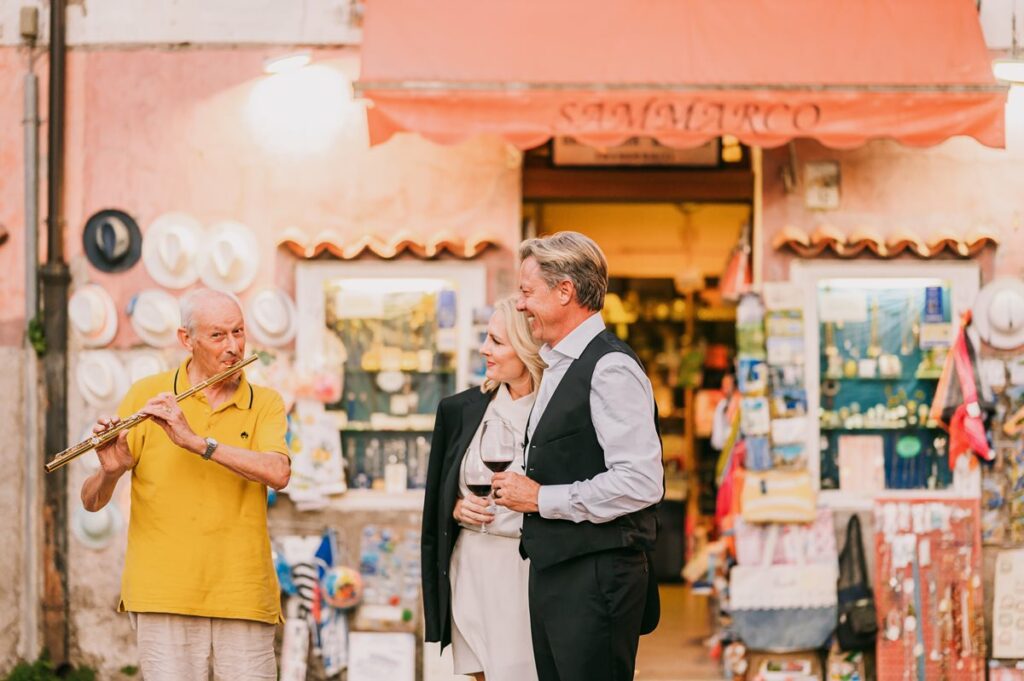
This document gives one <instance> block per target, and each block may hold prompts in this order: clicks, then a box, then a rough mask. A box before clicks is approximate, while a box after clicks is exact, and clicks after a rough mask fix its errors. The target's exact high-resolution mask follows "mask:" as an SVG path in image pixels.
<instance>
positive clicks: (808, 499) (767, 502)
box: [740, 470, 818, 523]
mask: <svg viewBox="0 0 1024 681" xmlns="http://www.w3.org/2000/svg"><path fill="white" fill-rule="evenodd" d="M740 508H741V509H742V515H743V519H744V520H745V521H747V522H750V523H810V522H814V519H815V517H816V516H817V514H818V509H817V507H816V495H815V493H814V485H813V484H812V483H811V474H810V473H809V472H808V471H806V470H803V471H784V470H770V471H747V473H746V476H745V477H744V480H743V490H742V493H741V497H740Z"/></svg>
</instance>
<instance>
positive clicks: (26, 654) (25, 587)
mask: <svg viewBox="0 0 1024 681" xmlns="http://www.w3.org/2000/svg"><path fill="white" fill-rule="evenodd" d="M24 89H25V104H24V110H25V119H24V125H25V142H24V145H25V327H26V329H27V328H28V323H29V322H30V321H31V320H33V319H35V318H36V317H37V316H38V314H39V272H38V268H39V78H38V76H36V74H35V71H34V70H33V49H32V45H30V46H29V51H28V70H27V71H26V73H25V78H24ZM24 351H25V375H24V379H25V390H24V405H25V407H24V408H25V477H24V489H23V505H22V512H23V514H24V518H23V523H22V546H23V547H24V549H23V550H24V555H23V556H22V558H23V560H22V567H23V575H22V581H23V584H22V593H21V613H22V615H21V640H20V649H19V651H18V653H19V656H20V657H21V658H22V659H29V660H33V659H35V658H36V656H37V655H38V654H39V475H40V474H39V459H40V454H39V366H38V359H37V357H36V351H35V348H34V347H33V346H32V342H31V339H30V338H29V337H28V333H26V334H25V348H24Z"/></svg>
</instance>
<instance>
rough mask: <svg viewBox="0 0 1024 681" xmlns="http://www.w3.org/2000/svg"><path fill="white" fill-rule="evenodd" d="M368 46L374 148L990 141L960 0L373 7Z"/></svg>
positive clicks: (1000, 100) (984, 94)
mask: <svg viewBox="0 0 1024 681" xmlns="http://www.w3.org/2000/svg"><path fill="white" fill-rule="evenodd" d="M363 36H364V40H363V49H362V76H361V79H360V82H359V83H358V84H357V89H358V90H359V92H361V93H362V95H363V96H364V97H367V98H368V99H370V100H372V102H373V105H372V106H371V107H370V109H369V111H368V119H369V124H370V135H371V140H372V141H373V142H374V143H377V142H381V141H383V140H386V139H388V138H389V137H390V136H391V135H393V134H394V133H395V132H398V131H402V130H409V131H414V132H418V133H420V134H421V135H423V136H424V137H427V138H429V139H432V140H435V141H437V142H442V143H453V142H458V141H459V140H462V139H464V138H466V137H468V136H471V135H475V134H481V133H485V134H496V135H500V136H502V137H505V138H506V139H508V140H509V141H510V142H512V143H513V144H515V145H516V146H518V147H521V148H527V147H531V146H536V145H538V144H541V143H543V142H544V141H546V140H548V139H549V138H551V137H552V136H556V135H566V136H572V137H575V138H577V139H579V140H582V141H584V142H586V143H588V144H593V145H598V146H603V145H607V146H611V145H615V144H620V143H621V142H623V141H625V140H626V139H628V138H630V137H634V136H639V135H648V136H654V137H656V138H657V139H658V140H659V141H661V142H662V143H664V144H668V145H671V146H679V147H687V146H695V145H699V144H702V143H704V142H706V141H708V140H709V139H712V138H714V137H718V136H720V135H734V136H736V137H738V138H739V139H740V140H742V141H743V142H745V143H747V144H756V145H761V146H766V147H771V146H777V145H780V144H783V143H785V142H787V141H788V140H790V139H793V138H795V137H810V138H815V139H817V140H819V141H821V142H822V143H824V144H826V145H828V146H832V147H851V146H856V145H859V144H862V143H863V142H865V141H866V140H868V139H872V138H885V137H887V138H893V139H896V140H899V141H900V142H902V143H904V144H907V145H911V146H925V145H932V144H937V143H938V142H941V141H942V140H945V139H946V138H948V137H952V136H954V135H968V136H971V137H974V138H975V139H977V140H978V141H980V142H981V143H983V144H986V145H988V146H992V147H1001V146H1003V115H1004V106H1005V101H1006V89H1005V88H1004V87H1002V86H1000V85H998V84H997V83H996V81H995V80H994V78H993V76H992V69H991V61H990V58H989V55H988V51H987V49H986V47H985V42H984V39H983V37H982V33H981V27H980V24H979V22H978V15H977V11H976V9H975V3H974V2H973V0H600V1H598V2H595V1H594V0H372V2H367V3H366V19H365V22H364V33H363Z"/></svg>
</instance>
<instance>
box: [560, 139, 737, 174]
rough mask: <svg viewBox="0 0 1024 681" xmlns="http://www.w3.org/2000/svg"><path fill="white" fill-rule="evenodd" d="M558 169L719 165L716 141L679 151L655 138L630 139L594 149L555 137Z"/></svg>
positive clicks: (702, 166) (703, 166)
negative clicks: (569, 167) (573, 167)
mask: <svg viewBox="0 0 1024 681" xmlns="http://www.w3.org/2000/svg"><path fill="white" fill-rule="evenodd" d="M551 146H552V160H553V161H554V164H555V165H556V166H676V167H678V166H684V167H685V166H690V167H699V168H713V167H715V166H717V165H718V158H719V141H718V140H717V139H715V140H712V141H710V142H708V143H707V144H703V145H701V146H699V147H692V148H688V149H676V148H674V147H669V146H665V145H664V144H661V143H660V142H658V140H656V139H654V138H653V137H630V138H629V139H627V140H626V141H625V142H623V143H622V144H619V145H617V146H614V147H604V148H599V147H592V146H588V145H586V144H583V143H581V142H577V141H576V140H575V139H573V138H572V137H555V138H554V140H552V143H551Z"/></svg>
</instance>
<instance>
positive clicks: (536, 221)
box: [523, 144, 753, 680]
mask: <svg viewBox="0 0 1024 681" xmlns="http://www.w3.org/2000/svg"><path fill="white" fill-rule="evenodd" d="M552 146H553V145H548V146H546V147H541V148H539V149H537V150H533V151H531V152H528V153H527V155H526V158H525V161H524V181H523V187H524V188H523V193H524V205H523V223H524V237H527V236H535V235H536V236H543V235H546V234H552V233H555V232H558V231H563V230H573V231H578V232H582V233H584V234H586V235H587V236H590V237H591V238H593V239H594V240H595V241H596V242H597V243H598V244H599V245H600V246H601V248H602V250H603V251H604V253H605V255H606V256H607V258H608V265H609V279H610V281H609V295H608V297H607V299H606V302H605V309H604V312H603V315H604V318H605V323H606V324H607V325H608V327H609V329H611V330H612V331H614V332H615V333H616V334H617V335H618V336H619V337H620V338H622V339H623V340H625V341H626V342H628V343H629V344H630V345H631V346H632V347H633V349H634V350H635V351H636V352H637V354H638V355H639V357H640V358H641V360H642V361H643V362H644V365H645V367H646V369H647V373H648V376H649V377H650V379H651V383H652V385H653V387H654V393H655V400H656V402H657V405H658V411H659V415H660V425H661V431H662V445H663V450H664V459H665V472H666V488H667V489H666V498H665V501H664V502H663V503H662V505H661V510H660V516H661V521H662V523H661V533H660V537H659V545H658V550H657V552H656V554H657V557H656V560H655V565H654V574H655V576H656V577H657V578H658V580H659V583H660V584H661V591H662V600H663V604H664V607H663V610H662V623H661V625H660V626H659V629H658V631H657V632H656V633H655V634H654V635H652V636H649V637H645V638H644V640H643V641H642V643H641V647H640V653H639V657H638V662H637V672H638V676H637V678H638V679H651V680H654V679H670V678H671V679H675V678H688V679H689V678H697V679H702V678H707V679H711V678H717V671H716V665H715V664H714V663H713V662H712V661H711V658H710V657H709V654H708V652H709V651H708V649H707V648H706V647H705V645H704V644H705V640H706V639H707V637H709V636H710V635H711V631H712V628H711V618H712V616H713V614H714V613H713V610H714V607H715V605H714V603H712V602H709V601H708V600H707V599H706V598H705V597H703V596H700V595H695V594H693V593H692V592H691V590H690V588H689V586H688V585H684V584H682V578H681V575H680V571H681V569H682V567H683V565H684V562H685V560H686V557H687V555H688V554H689V549H692V547H693V543H694V541H695V537H700V536H702V535H703V532H702V531H701V530H699V529H698V528H704V529H705V530H708V529H710V524H711V521H712V519H713V517H714V502H715V462H716V460H717V458H718V452H717V451H716V450H714V449H713V448H712V446H711V441H710V436H711V421H712V419H711V417H712V414H713V409H714V405H715V403H716V401H717V398H716V395H717V392H718V391H719V390H720V388H721V385H722V379H723V377H724V376H725V375H726V374H728V373H730V372H731V366H732V358H733V356H734V354H735V306H734V305H733V303H731V302H729V301H726V300H723V298H722V295H721V292H720V290H719V289H720V283H721V278H722V276H723V274H724V273H725V270H726V267H727V264H728V262H729V260H730V257H731V255H732V254H733V251H734V249H735V248H736V246H737V243H738V242H739V241H740V239H741V236H742V235H743V233H744V231H745V230H747V229H749V226H750V225H751V224H752V220H753V209H752V186H753V183H752V181H746V183H745V186H744V182H745V180H750V178H751V176H750V174H749V163H747V162H746V159H747V155H746V154H745V153H744V152H745V151H746V150H745V149H742V148H740V147H733V149H736V150H738V151H739V152H740V153H739V157H738V158H737V157H736V156H735V155H734V156H732V158H733V161H732V162H724V161H722V160H721V150H722V148H723V147H722V146H721V145H717V144H716V145H715V149H716V150H717V151H716V154H715V155H714V156H713V158H711V159H710V160H709V159H708V157H707V156H705V157H704V159H703V160H702V161H701V163H702V165H701V166H700V167H692V166H687V165H685V164H684V165H678V166H671V167H665V166H636V167H625V166H610V167H609V166H606V165H603V164H601V162H600V161H598V162H597V165H596V167H595V166H589V167H588V166H584V165H576V166H560V165H558V164H557V163H555V160H554V154H552ZM598 158H600V155H598ZM684 663H685V664H684ZM680 664H683V666H684V667H686V672H685V673H682V672H681V671H678V670H680V669H681V668H680V667H679V665H680ZM681 673H682V675H679V674H681Z"/></svg>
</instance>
